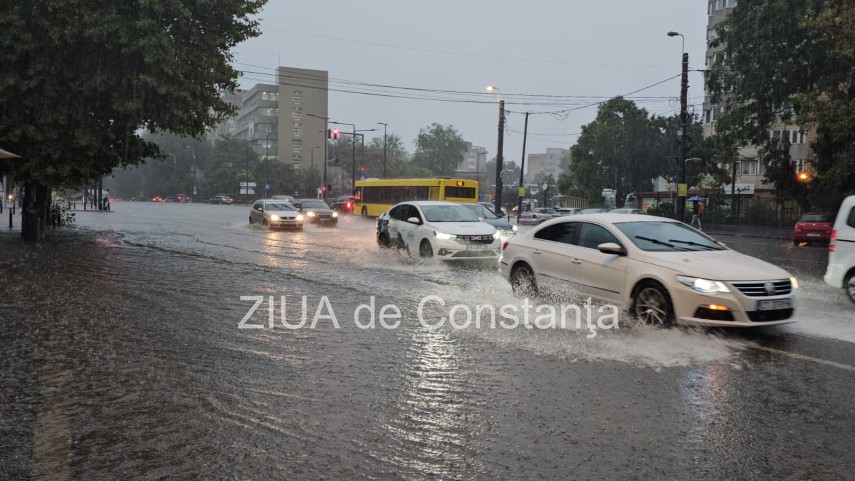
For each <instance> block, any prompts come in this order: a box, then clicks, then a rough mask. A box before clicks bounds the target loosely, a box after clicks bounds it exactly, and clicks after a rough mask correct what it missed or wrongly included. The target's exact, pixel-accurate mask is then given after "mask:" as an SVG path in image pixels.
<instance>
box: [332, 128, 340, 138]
mask: <svg viewBox="0 0 855 481" xmlns="http://www.w3.org/2000/svg"><path fill="white" fill-rule="evenodd" d="M338 135H339V131H338V129H332V139H333V140H338Z"/></svg>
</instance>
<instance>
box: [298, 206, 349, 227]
mask: <svg viewBox="0 0 855 481" xmlns="http://www.w3.org/2000/svg"><path fill="white" fill-rule="evenodd" d="M294 207H296V208H297V209H299V210H300V213H302V214H303V217H305V218H306V222H308V223H310V224H317V225H329V226H334V225H336V224H338V212H336V211H334V210H332V209H330V206H328V205H327V203H326V202H324V201H322V200H320V199H297V200H295V201H294Z"/></svg>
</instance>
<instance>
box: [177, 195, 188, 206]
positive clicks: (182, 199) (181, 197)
mask: <svg viewBox="0 0 855 481" xmlns="http://www.w3.org/2000/svg"><path fill="white" fill-rule="evenodd" d="M175 197H177V198H178V202H181V203H182V204H187V203H189V202H190V196H189V195H187V194H178V195H176V196H175Z"/></svg>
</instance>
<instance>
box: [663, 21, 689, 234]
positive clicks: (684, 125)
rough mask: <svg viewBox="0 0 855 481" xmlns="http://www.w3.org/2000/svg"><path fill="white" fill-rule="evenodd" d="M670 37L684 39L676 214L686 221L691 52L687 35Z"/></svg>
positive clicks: (672, 33) (671, 35) (672, 34)
mask: <svg viewBox="0 0 855 481" xmlns="http://www.w3.org/2000/svg"><path fill="white" fill-rule="evenodd" d="M668 36H669V37H677V36H679V37H680V38H681V39H682V40H683V42H682V43H683V60H682V66H683V68H682V76H681V77H682V78H681V80H680V130H679V132H678V133H679V137H680V163H679V164H678V166H679V169H680V171H679V177H680V179H679V185H678V186H677V205H676V206H675V214H676V218H677V220H679V221H680V222H683V221H685V220H686V219H685V217H686V196H687V195H688V193H689V186H688V185H686V140H687V138H688V136H689V131H688V130H689V113H688V106H687V104H688V94H689V54H688V53H686V37H684V36H683V35H682V34H680V33H678V32H668Z"/></svg>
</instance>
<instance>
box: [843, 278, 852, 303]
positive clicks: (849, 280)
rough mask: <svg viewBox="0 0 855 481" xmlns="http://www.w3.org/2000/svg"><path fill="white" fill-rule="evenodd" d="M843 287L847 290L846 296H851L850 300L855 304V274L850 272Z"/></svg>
mask: <svg viewBox="0 0 855 481" xmlns="http://www.w3.org/2000/svg"><path fill="white" fill-rule="evenodd" d="M843 287H845V288H846V294H847V295H849V300H850V301H852V302H853V303H855V272H850V273H849V274H848V275H847V276H846V280H845V281H843Z"/></svg>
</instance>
